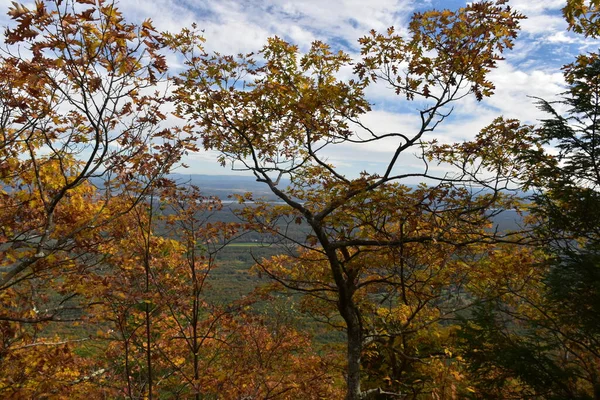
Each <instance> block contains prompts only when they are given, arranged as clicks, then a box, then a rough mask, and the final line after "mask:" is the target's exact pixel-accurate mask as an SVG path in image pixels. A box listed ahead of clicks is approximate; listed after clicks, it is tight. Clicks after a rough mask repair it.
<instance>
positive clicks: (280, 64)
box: [167, 1, 523, 400]
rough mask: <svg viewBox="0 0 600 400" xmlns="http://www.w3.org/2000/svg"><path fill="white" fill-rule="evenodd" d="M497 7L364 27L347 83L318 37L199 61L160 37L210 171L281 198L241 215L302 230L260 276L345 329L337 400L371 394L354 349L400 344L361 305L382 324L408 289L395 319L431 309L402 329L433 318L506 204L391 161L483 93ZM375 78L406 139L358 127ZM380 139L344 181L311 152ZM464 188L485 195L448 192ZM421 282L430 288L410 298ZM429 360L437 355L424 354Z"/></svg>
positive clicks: (196, 45)
mask: <svg viewBox="0 0 600 400" xmlns="http://www.w3.org/2000/svg"><path fill="white" fill-rule="evenodd" d="M503 3H504V2H502V1H499V2H497V3H496V4H493V3H490V2H478V3H473V4H471V5H469V6H467V7H465V8H462V9H459V10H457V11H449V10H444V11H430V12H426V13H423V14H415V15H414V16H413V18H412V22H411V24H410V28H409V31H410V37H408V38H403V37H401V36H400V35H398V34H396V33H395V32H394V30H393V29H392V28H390V29H389V30H388V32H386V33H384V34H380V33H376V32H371V34H370V35H369V36H367V37H365V38H362V39H361V40H360V45H361V51H362V58H361V61H360V62H359V63H358V64H356V65H355V67H354V69H355V72H356V74H357V77H355V78H354V79H351V80H348V81H344V80H341V79H339V78H338V77H337V73H338V71H339V70H340V69H341V68H344V67H348V66H350V65H352V60H351V59H350V57H349V56H348V55H346V54H344V53H343V52H338V53H334V52H332V51H331V49H330V48H329V46H327V45H326V44H324V43H322V42H315V43H313V45H312V47H311V48H310V50H309V51H308V52H307V53H306V54H304V55H302V56H301V55H299V52H298V48H297V47H296V46H293V45H290V44H288V43H286V42H285V41H283V40H281V39H279V38H271V39H269V41H268V43H267V45H265V47H263V49H262V50H261V51H260V52H258V53H257V54H256V55H254V56H256V57H258V59H255V58H254V56H253V55H246V56H244V55H240V56H239V57H233V56H221V55H220V54H214V55H209V54H207V53H205V52H204V50H203V47H202V43H203V39H202V37H201V36H199V35H197V34H196V33H195V32H194V31H193V30H185V31H183V32H182V33H181V34H178V35H169V36H168V37H167V40H168V43H169V44H170V46H172V47H173V48H176V49H177V50H179V51H180V52H181V53H182V54H183V55H184V56H185V57H186V59H187V66H188V69H187V71H185V72H184V73H183V74H182V75H181V77H180V78H178V79H176V80H175V83H176V85H177V89H176V98H177V100H178V101H179V104H178V113H179V115H181V116H182V117H185V118H188V119H189V120H190V121H191V123H193V124H194V126H195V127H196V128H197V131H198V134H199V135H200V136H201V137H202V139H203V143H204V147H205V148H206V149H214V150H217V151H219V152H220V156H219V162H220V163H221V164H223V165H226V164H227V163H228V162H229V163H231V165H232V166H233V168H234V169H241V170H249V171H251V172H252V173H253V174H254V175H255V177H256V179H257V180H258V181H261V182H264V183H265V185H267V186H268V187H269V188H270V189H271V191H272V192H273V193H274V194H275V195H277V196H278V197H279V198H280V199H281V200H282V201H283V202H284V203H285V206H282V207H274V208H272V209H271V210H270V211H268V210H267V207H259V208H254V209H252V210H249V211H248V212H247V213H249V214H251V218H252V220H253V221H262V222H263V225H264V226H265V229H267V230H274V229H275V227H274V226H273V225H272V224H271V222H272V221H273V220H275V219H277V218H279V217H285V216H288V217H289V218H291V220H297V221H302V220H304V221H306V223H307V224H308V225H309V226H310V227H311V229H312V233H311V235H310V236H309V237H307V240H306V241H305V242H303V241H301V242H299V243H297V244H298V245H299V246H300V247H301V251H300V253H299V257H300V258H298V259H297V260H290V259H279V260H278V259H274V260H271V261H268V262H266V263H264V268H263V269H264V270H265V271H267V272H268V273H269V274H270V275H271V276H273V277H275V278H276V279H278V280H279V282H280V283H282V284H283V285H285V286H288V287H290V288H293V289H300V290H302V291H304V292H305V293H309V294H311V295H312V296H314V297H315V298H316V299H318V300H322V301H325V302H327V303H328V304H329V305H330V306H331V307H332V308H333V309H334V310H335V313H336V314H337V316H339V317H340V318H341V320H337V321H334V323H335V324H337V325H339V326H341V327H342V329H343V330H344V331H345V332H346V338H347V340H346V344H347V346H346V347H347V349H346V360H347V368H346V384H347V385H346V386H347V391H346V399H348V400H354V399H359V398H364V397H367V396H369V395H372V394H373V395H374V394H376V393H378V392H381V391H382V390H383V389H382V388H381V387H379V388H372V389H371V390H362V389H361V377H362V375H363V371H361V366H363V364H364V363H363V353H364V351H365V350H366V344H367V341H369V340H371V339H373V338H378V337H379V338H383V339H385V338H386V337H388V336H389V341H391V342H392V343H393V342H394V341H395V340H396V339H397V338H400V339H401V338H402V336H403V331H402V329H400V330H390V333H386V334H383V333H382V332H384V329H390V326H389V325H388V326H386V323H385V321H386V318H387V317H385V316H384V318H380V321H384V323H383V325H382V324H376V323H374V322H373V321H372V320H371V317H370V315H371V312H372V311H373V309H374V306H375V304H376V303H377V302H378V301H382V304H384V303H385V302H386V301H387V302H388V305H389V309H388V310H387V311H385V312H384V313H385V315H386V316H387V315H390V316H391V315H393V314H394V313H395V312H396V311H397V308H398V307H400V305H401V304H402V301H403V299H402V295H403V294H406V291H410V290H413V285H416V286H417V289H415V292H414V293H411V296H412V297H411V300H410V302H409V301H408V300H406V301H405V305H404V306H405V313H404V314H403V315H405V316H406V318H407V321H412V320H413V319H415V318H416V316H417V314H420V313H421V311H422V310H423V309H425V308H427V311H426V312H424V314H426V315H427V313H433V314H434V315H433V316H429V317H427V316H423V317H422V318H423V320H422V321H419V322H415V323H416V325H417V326H418V327H419V328H415V329H417V330H419V329H425V327H427V326H428V323H426V322H425V321H430V322H431V321H440V320H441V319H443V315H444V311H443V308H444V307H445V306H449V303H445V302H444V301H442V300H440V299H441V298H442V297H445V296H449V293H450V292H451V291H452V290H451V288H452V285H451V284H450V283H449V281H448V279H450V278H451V277H454V276H461V273H462V272H461V269H460V265H459V262H458V260H461V258H463V259H462V260H461V261H463V265H464V266H465V270H464V272H466V271H470V270H472V269H473V268H472V267H471V265H470V264H469V263H468V262H464V260H471V261H474V258H473V254H474V252H475V251H476V250H475V249H474V248H471V247H470V246H469V245H471V244H473V243H485V242H489V241H490V240H491V239H490V236H493V233H492V234H490V232H489V231H485V230H483V228H484V227H485V226H487V225H488V224H489V216H490V215H489V214H486V210H488V209H489V208H492V207H493V208H496V209H500V208H503V207H505V206H512V201H511V199H510V198H507V197H504V196H502V195H500V191H501V190H502V189H503V188H504V187H505V185H506V181H502V180H499V179H496V177H494V178H492V179H489V180H486V179H483V178H481V176H479V175H477V176H470V175H468V174H460V173H459V174H458V175H455V176H448V175H447V176H435V175H433V174H431V173H430V172H429V168H428V167H429V165H428V158H427V156H426V155H423V156H422V161H423V171H422V172H416V173H412V172H399V171H398V170H399V168H400V164H401V156H402V157H404V156H405V155H406V154H407V153H409V152H411V151H414V150H418V151H423V150H422V146H423V143H424V142H423V141H424V139H425V138H426V137H427V136H426V135H427V134H429V133H430V132H432V131H433V130H434V129H435V128H436V127H437V126H438V125H439V124H440V123H442V122H443V121H444V119H445V118H446V117H447V116H448V115H449V113H450V111H451V106H452V104H453V103H454V102H456V101H458V100H460V99H461V98H463V97H465V96H469V95H474V96H475V97H476V98H477V99H482V98H483V97H484V96H489V95H491V94H492V91H493V84H492V83H491V82H490V81H488V80H487V73H488V72H489V70H490V69H491V68H494V66H495V64H496V61H497V60H499V59H500V58H501V57H500V55H501V53H502V52H503V51H504V50H505V49H506V48H510V47H511V46H512V41H513V39H514V38H515V37H516V32H517V29H518V23H519V20H520V19H521V18H523V17H522V16H521V15H519V14H518V13H515V12H513V11H511V10H510V9H509V8H508V7H505V6H503V5H502V4H503ZM378 81H383V82H385V84H387V85H390V86H391V87H392V88H393V89H394V90H395V92H396V93H397V94H398V95H401V96H403V97H405V98H406V100H407V101H413V102H414V103H413V104H416V105H417V107H419V109H420V111H419V117H420V125H419V126H416V127H415V129H414V130H413V133H409V132H407V131H405V132H402V133H400V132H389V133H383V134H380V133H377V132H375V131H373V130H371V129H369V127H367V126H365V125H364V124H363V123H361V120H360V118H361V116H363V115H364V114H365V113H366V112H368V111H369V110H370V104H369V102H368V101H367V100H366V98H365V96H364V90H365V89H366V88H367V87H368V86H369V85H372V84H374V83H376V82H378ZM384 141H386V143H387V141H389V142H390V143H394V150H393V151H392V153H391V155H390V158H389V163H388V164H387V167H386V168H385V169H384V171H383V172H382V173H381V174H377V173H367V172H364V173H363V174H361V176H360V177H358V178H348V177H346V176H344V175H343V174H341V173H340V172H338V169H337V168H336V167H335V166H334V165H331V164H330V163H328V162H327V159H326V158H325V156H324V155H323V153H324V149H327V148H329V147H332V146H336V145H340V144H349V143H352V144H361V145H365V144H367V143H370V142H371V143H372V142H384ZM432 154H433V153H432ZM432 157H433V156H432ZM285 176H287V177H289V178H290V180H291V186H290V187H288V188H283V187H281V186H280V179H281V178H282V177H285ZM408 178H420V179H424V180H429V182H434V183H436V182H437V184H436V185H434V186H431V187H427V186H422V187H419V188H418V189H416V190H411V189H410V188H409V187H407V186H404V185H401V184H400V183H401V182H402V181H405V180H406V179H408ZM399 182H400V183H399ZM473 183H477V184H479V185H484V186H485V187H486V188H488V189H489V192H487V193H473V191H471V190H469V189H468V188H459V187H457V186H460V185H469V184H473ZM477 227H478V228H481V229H478V228H477ZM282 233H283V234H284V235H285V232H282ZM403 268H404V269H405V272H402V271H401V270H402V269H403ZM282 269H287V270H286V271H285V273H282ZM404 279H409V280H410V282H411V283H407V282H405V281H403V280H404ZM468 281H470V278H465V282H468ZM429 284H430V285H431V286H432V287H433V289H432V290H429V289H426V290H425V291H423V290H422V289H423V288H424V287H425V286H426V285H429ZM458 286H459V287H460V285H458ZM428 292H430V293H428ZM388 295H389V297H388ZM378 299H379V300H378ZM330 309H331V308H330ZM382 312H383V311H382ZM404 322H406V321H404ZM392 323H394V324H396V325H398V326H402V325H403V323H400V322H398V321H392ZM431 323H434V322H431ZM386 340H388V339H385V340H383V341H384V342H385V341H386ZM372 343H376V342H375V341H374V342H372ZM436 353H439V349H435V350H433V351H432V352H431V353H430V356H432V357H433V356H435V354H436ZM441 353H442V354H444V352H443V348H442V349H441ZM406 359H407V360H410V359H411V356H409V357H407V358H406ZM442 364H443V363H442ZM367 372H368V371H367Z"/></svg>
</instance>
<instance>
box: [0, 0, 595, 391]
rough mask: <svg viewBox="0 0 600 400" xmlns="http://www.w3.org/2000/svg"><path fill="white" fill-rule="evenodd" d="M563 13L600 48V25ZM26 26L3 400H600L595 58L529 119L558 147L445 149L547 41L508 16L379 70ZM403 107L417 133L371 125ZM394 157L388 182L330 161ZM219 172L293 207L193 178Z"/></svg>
mask: <svg viewBox="0 0 600 400" xmlns="http://www.w3.org/2000/svg"><path fill="white" fill-rule="evenodd" d="M563 13H564V17H565V19H566V20H567V22H568V23H569V26H570V28H569V29H571V30H573V31H574V32H576V33H578V34H581V35H585V36H586V37H589V38H596V37H597V36H598V30H599V27H598V23H597V16H598V4H597V2H595V1H589V2H585V1H567V2H566V4H565V7H564V9H563ZM8 15H9V16H10V18H11V24H10V26H9V27H8V28H7V29H6V30H5V34H4V43H5V51H4V52H3V53H1V55H0V86H1V91H0V133H1V137H0V181H1V182H2V188H1V190H0V397H3V398H57V399H61V398H64V399H77V398H90V397H91V398H111V399H112V398H115V399H117V398H129V399H153V398H156V399H158V398H182V399H187V398H190V399H191V398H193V399H346V400H358V399H429V398H437V399H454V398H457V399H458V398H472V399H494V398H497V399H522V398H540V399H558V398H569V399H599V398H600V375H599V373H598V366H599V365H600V364H599V363H600V325H599V322H598V321H600V318H599V317H600V309H599V305H600V264H599V260H600V254H599V253H598V251H599V250H600V242H599V233H600V232H599V231H598V229H599V225H598V223H597V221H598V220H599V218H600V215H598V212H599V211H598V210H600V204H599V202H600V197H599V194H598V187H599V185H600V172H599V171H600V169H599V167H598V157H596V155H597V154H596V152H597V151H600V144H599V143H600V141H599V140H598V137H597V134H598V128H600V127H599V126H598V125H599V122H598V120H599V119H598V116H599V114H600V113H599V111H600V95H599V93H600V88H599V84H600V78H599V72H600V60H599V56H598V54H597V53H587V54H582V55H580V56H578V57H577V58H576V59H575V60H573V62H572V63H571V64H568V65H566V66H564V68H563V70H562V72H563V74H564V80H565V83H566V86H565V91H564V92H563V93H557V96H559V100H557V101H552V100H550V99H542V98H536V99H531V101H535V102H536V104H537V105H538V107H539V108H540V110H541V111H543V113H544V115H545V118H544V119H543V120H541V121H539V123H538V124H535V125H530V124H524V123H522V122H520V121H519V120H517V119H514V118H511V117H510V116H498V117H497V118H494V119H492V120H490V121H489V125H488V126H486V127H485V128H483V129H482V130H481V131H479V132H473V134H472V137H473V139H472V140H466V141H461V142H458V143H446V142H443V141H440V140H438V139H439V138H438V137H437V132H438V131H439V129H440V128H441V127H443V126H444V124H446V123H447V121H448V119H449V118H451V117H452V112H453V110H454V108H455V107H459V105H460V104H461V103H464V102H466V101H469V100H471V101H476V102H477V101H482V100H483V99H485V98H488V97H490V96H493V95H494V90H495V89H496V88H495V85H494V82H493V80H492V78H491V71H493V70H494V69H495V68H497V67H498V63H499V62H501V61H502V60H503V55H504V54H505V53H506V52H509V51H511V49H512V48H513V46H514V45H515V41H516V40H517V36H518V34H519V29H520V24H521V22H522V21H523V20H524V19H525V18H526V17H525V16H524V15H522V14H521V13H520V12H518V11H515V10H513V9H512V8H511V7H510V6H509V5H508V2H507V1H502V0H498V1H482V2H474V3H469V4H468V5H466V6H465V7H463V8H459V9H456V10H430V11H426V12H421V13H415V14H414V15H412V17H411V18H410V23H409V25H408V28H407V29H406V30H396V29H394V28H389V29H387V30H386V31H383V32H378V31H375V30H372V31H371V32H368V33H366V35H365V36H363V37H361V38H358V46H359V48H360V55H359V58H358V59H356V58H353V57H351V56H350V55H349V54H346V53H345V52H343V51H338V50H337V49H336V48H335V47H334V46H333V45H330V44H327V43H325V42H322V41H315V42H313V44H312V46H311V47H310V48H309V49H308V50H307V51H300V49H299V47H298V46H297V45H295V44H294V43H290V42H288V41H286V40H284V39H282V38H279V37H271V38H269V39H268V40H267V42H266V43H265V44H264V46H263V47H262V48H259V49H256V50H255V51H254V52H252V53H247V54H238V55H229V54H222V53H220V52H209V51H207V50H206V39H205V38H204V36H203V33H202V30H201V28H202V27H201V26H200V27H197V26H195V25H194V26H191V27H189V28H186V29H182V30H181V31H179V32H158V31H157V29H155V27H154V25H153V23H152V22H151V21H150V20H145V21H143V22H141V23H139V24H136V23H131V22H128V21H126V19H125V17H124V15H123V13H122V12H121V11H120V10H119V8H118V4H114V3H111V2H107V1H104V0H55V1H41V0H38V1H36V2H35V4H34V5H27V6H26V5H22V4H18V3H13V5H12V6H11V7H10V8H9V10H8ZM170 59H177V60H179V61H181V66H179V67H178V69H176V70H174V69H169V65H168V63H167V60H170ZM341 71H352V73H351V74H346V73H341ZM349 75H350V76H349ZM382 83H383V84H384V86H385V87H387V88H388V89H389V90H390V92H391V95H393V96H395V99H397V102H398V103H399V104H400V103H401V104H405V105H406V104H408V105H410V109H411V110H413V112H414V113H415V119H414V121H416V124H415V125H414V126H398V127H396V128H395V129H394V130H390V131H385V132H382V131H380V130H377V129H375V128H373V127H371V126H369V125H368V124H367V123H366V122H365V121H366V119H365V116H366V115H367V114H368V113H369V112H370V111H371V110H372V108H373V106H374V105H373V103H372V102H371V100H370V99H369V98H368V96H367V95H366V93H368V91H369V89H370V88H371V87H373V85H380V84H382ZM173 121H175V123H173ZM377 143H384V144H385V146H388V147H386V149H388V150H389V151H388V152H387V153H386V156H385V160H384V162H385V167H384V168H383V170H381V171H377V172H373V171H367V170H364V171H363V172H362V173H361V174H360V175H358V176H348V175H346V174H344V173H343V172H342V170H341V168H340V166H339V165H336V164H335V163H332V162H330V161H329V158H328V154H330V153H328V151H330V150H331V149H332V148H336V147H339V146H343V145H348V144H352V145H353V146H355V148H356V149H360V148H365V146H370V145H373V144H377ZM390 143H392V144H393V145H389V144H390ZM205 150H210V151H212V152H213V153H216V154H217V159H216V162H218V163H220V164H221V165H222V166H224V167H227V168H232V169H234V170H238V171H245V172H246V173H248V174H251V175H252V176H253V177H254V179H255V180H256V181H257V182H258V183H260V184H261V185H263V186H264V188H265V190H267V191H269V192H270V193H272V195H273V196H274V198H276V199H277V201H272V198H271V199H267V198H261V197H260V196H255V195H253V194H252V193H245V194H239V193H237V194H232V199H229V200H226V199H219V198H216V197H214V196H208V195H205V194H204V192H203V188H202V187H200V188H198V187H196V186H194V185H191V184H189V183H186V182H185V181H182V180H177V179H175V178H174V175H173V174H172V173H173V172H174V171H179V170H178V169H177V168H181V167H182V166H184V164H185V163H187V162H190V161H188V160H193V158H190V157H189V156H190V155H193V154H198V153H199V152H202V151H205ZM357 151H358V150H357ZM407 155H411V156H412V155H415V156H414V159H416V160H417V161H418V162H419V165H420V166H419V168H417V169H415V168H414V166H413V165H411V166H408V165H406V164H405V160H406V156H407ZM414 180H417V181H420V182H423V183H421V184H419V185H413V184H410V182H413V181H414ZM284 182H285V183H284ZM232 200H233V201H232ZM230 203H236V204H230ZM507 212H510V213H513V214H514V213H517V214H518V215H519V224H518V226H516V227H515V226H513V227H511V229H510V230H507V229H500V227H499V226H498V220H499V218H501V217H502V215H505V213H507ZM597 217H598V218H597ZM248 238H252V239H251V240H250V239H248ZM240 277H241V278H240ZM240 279H242V280H243V281H244V282H247V283H244V284H243V285H241V284H240ZM232 287H235V288H238V287H239V288H240V289H239V293H236V294H235V295H230V294H229V293H230V289H231V288H232Z"/></svg>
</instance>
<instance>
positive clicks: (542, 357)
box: [464, 1, 600, 399]
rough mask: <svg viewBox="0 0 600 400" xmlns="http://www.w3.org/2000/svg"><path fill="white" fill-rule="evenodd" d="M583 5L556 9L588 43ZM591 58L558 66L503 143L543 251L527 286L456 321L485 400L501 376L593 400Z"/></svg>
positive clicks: (599, 380)
mask: <svg viewBox="0 0 600 400" xmlns="http://www.w3.org/2000/svg"><path fill="white" fill-rule="evenodd" d="M588 4H589V5H588ZM588 4H584V2H583V1H569V2H567V6H566V7H565V8H564V9H563V12H564V14H565V18H566V19H567V21H568V22H569V24H570V28H571V29H573V30H574V31H575V32H579V33H584V34H585V35H586V36H590V37H596V36H597V32H598V23H597V20H596V18H597V15H598V4H597V2H595V1H592V2H588ZM599 60H600V59H599V56H598V54H596V53H590V54H586V55H580V56H578V57H577V59H576V60H575V62H573V63H571V64H568V65H566V66H564V67H563V71H564V77H565V81H566V83H567V90H566V91H565V92H564V93H562V97H561V99H560V100H558V101H555V102H550V101H546V100H544V99H537V102H538V105H539V108H540V109H541V110H542V111H544V112H545V113H546V114H547V118H546V119H544V120H542V121H541V124H540V125H539V126H538V127H523V126H520V125H519V124H518V122H514V123H513V128H517V127H518V128H517V129H516V130H515V129H513V131H514V132H516V131H517V130H521V131H525V132H526V134H525V135H520V136H521V137H520V138H517V137H516V136H512V138H513V139H510V140H509V141H510V142H511V144H510V145H509V146H505V147H506V148H509V149H511V150H510V151H509V152H508V153H507V156H508V158H510V157H513V160H516V161H517V162H518V163H520V164H522V165H523V166H524V168H523V170H521V171H519V173H517V174H516V175H515V177H517V178H518V179H519V180H520V181H521V183H522V184H523V185H524V187H525V188H526V189H530V190H532V191H533V193H534V194H533V195H532V196H531V199H530V200H531V207H530V215H529V217H528V218H527V219H528V220H529V223H530V224H531V226H532V232H531V235H530V236H529V238H528V242H529V243H530V244H531V245H533V246H536V247H538V248H539V249H542V250H543V251H544V253H545V254H544V256H543V257H540V258H539V260H538V262H537V265H536V264H533V265H532V267H534V268H536V269H538V270H539V272H538V280H537V281H532V282H530V284H529V285H528V287H527V289H526V290H525V291H523V292H522V293H520V294H518V295H516V294H510V295H509V296H506V297H505V298H504V299H503V301H502V302H498V303H495V304H494V306H493V307H492V306H491V305H488V306H487V307H485V308H482V309H481V310H479V312H478V313H477V314H476V318H474V319H473V320H472V321H466V322H465V330H464V332H465V338H466V342H465V351H466V353H467V354H468V355H469V356H473V355H475V356H474V357H473V360H474V364H473V369H474V370H478V369H479V370H480V371H481V369H482V368H485V369H484V370H483V371H486V372H483V374H477V372H475V375H476V376H478V378H476V379H479V384H480V385H482V386H485V387H487V390H488V392H487V393H488V394H490V393H495V396H498V393H506V390H507V388H506V387H505V386H504V385H502V384H500V383H498V382H500V381H502V382H505V381H506V379H499V378H498V376H504V377H509V378H510V379H511V380H512V381H513V382H516V387H517V388H520V390H522V392H521V395H523V393H528V395H535V396H537V397H540V398H548V399H550V398H573V399H575V398H577V399H579V398H580V399H592V398H593V399H598V398H600V377H599V376H598V365H599V362H600V357H599V356H600V352H599V349H600V347H599V344H600V336H599V334H600V326H599V325H598V317H599V316H600V308H599V307H598V305H599V304H600V302H599V299H600V297H599V294H600V264H599V260H600V258H599V255H600V254H599V253H598V250H599V249H600V247H599V245H600V242H599V238H600V236H599V233H600V232H599V231H598V226H597V221H598V218H599V217H600V215H598V210H599V209H600V197H599V195H598V189H599V187H600V186H599V185H600V173H599V169H598V157H599V155H600V147H599V143H600V142H599V136H598V132H599V128H600V125H599V115H600V114H599V111H600V107H599V106H600V86H599V84H600V81H599V78H598V76H599V73H600V69H599V68H600V61H599ZM550 147H551V148H553V149H554V150H555V151H557V153H553V152H552V151H548V148H550ZM484 349H485V350H484ZM475 353H477V354H475ZM490 370H493V371H495V373H494V374H488V373H487V371H490ZM486 374H487V375H488V376H487V377H486V376H485V375H486ZM496 379H497V381H496V382H494V380H496ZM494 390H495V392H494ZM489 397H491V395H489Z"/></svg>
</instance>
